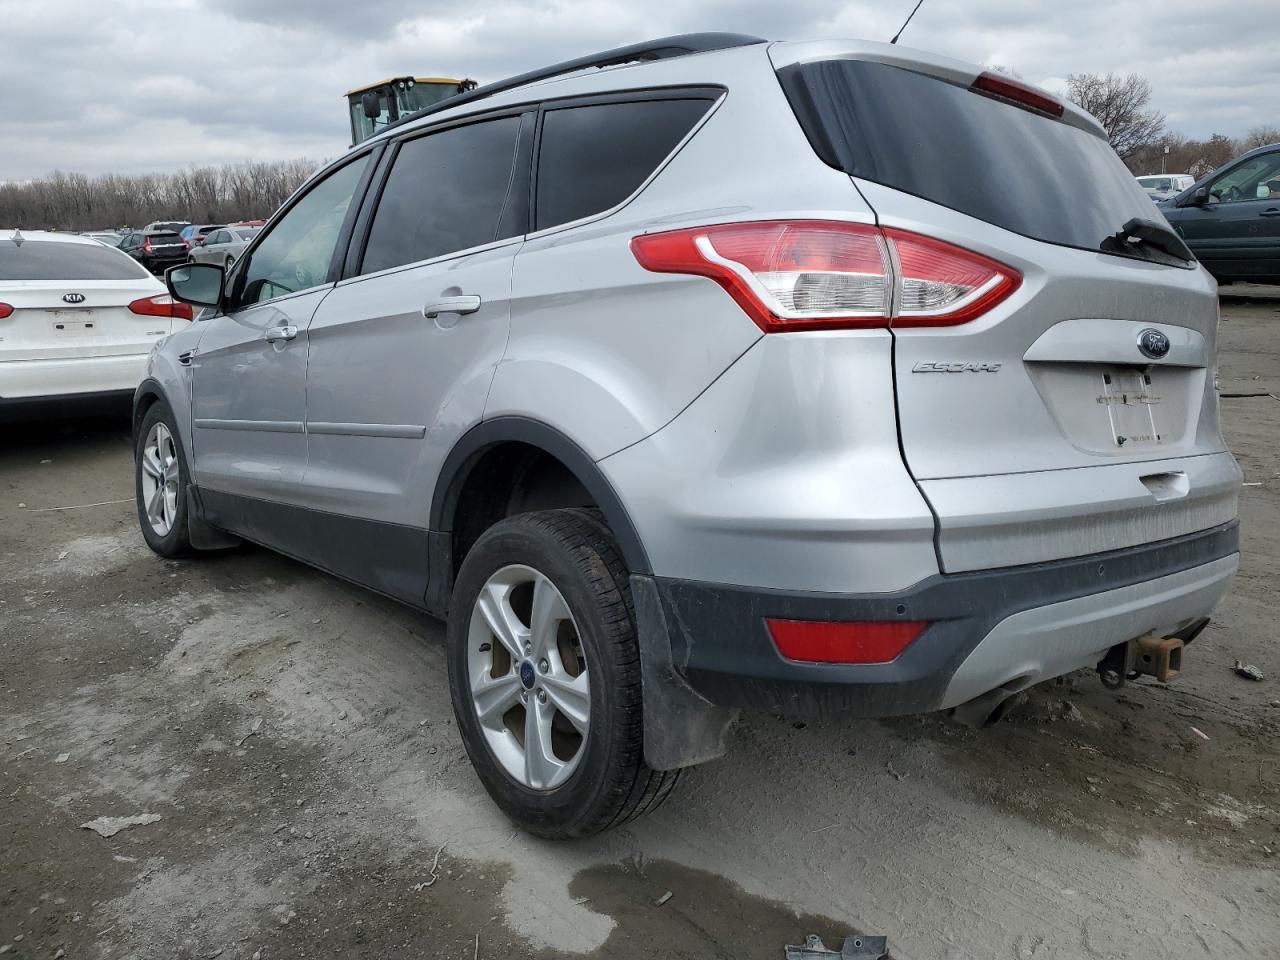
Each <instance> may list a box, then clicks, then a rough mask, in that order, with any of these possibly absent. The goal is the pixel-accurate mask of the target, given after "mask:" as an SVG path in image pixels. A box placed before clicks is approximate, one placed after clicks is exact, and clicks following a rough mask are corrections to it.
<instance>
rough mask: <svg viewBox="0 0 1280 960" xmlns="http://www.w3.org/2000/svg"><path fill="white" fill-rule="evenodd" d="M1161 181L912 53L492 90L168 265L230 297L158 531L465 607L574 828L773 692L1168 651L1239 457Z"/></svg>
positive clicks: (413, 599) (157, 474)
mask: <svg viewBox="0 0 1280 960" xmlns="http://www.w3.org/2000/svg"><path fill="white" fill-rule="evenodd" d="M682 53H698V54H700V55H698V56H682V55H681V54H682ZM631 61H640V62H631ZM624 62H626V63H628V65H627V66H622V67H615V68H613V69H609V70H607V71H585V70H584V69H583V68H584V67H586V66H591V65H603V64H618V63H624ZM551 80H554V82H547V81H551ZM922 137H924V138H925V139H924V140H923V141H922V139H921V138H922ZM959 143H962V144H964V149H963V150H957V149H956V148H955V145H956V144H959ZM535 144H537V149H536V150H535V149H534V145H535ZM908 158H909V162H907V160H908ZM727 171H731V175H727V174H726V172H727ZM1153 213H1154V212H1153V211H1152V209H1151V203H1150V201H1149V200H1148V199H1147V197H1146V195H1145V194H1144V193H1143V192H1142V190H1141V188H1140V187H1139V186H1138V185H1137V183H1136V182H1135V181H1134V179H1133V177H1132V176H1130V175H1129V173H1128V171H1127V170H1126V169H1125V167H1124V165H1123V164H1122V163H1121V162H1120V160H1119V159H1118V158H1117V157H1116V155H1115V154H1114V152H1113V151H1112V150H1111V148H1110V146H1109V145H1108V142H1107V138H1106V134H1105V132H1104V131H1103V130H1102V128H1101V127H1100V126H1099V125H1098V124H1097V122H1096V121H1094V120H1093V119H1092V118H1091V117H1089V116H1088V115H1087V114H1085V113H1084V112H1082V111H1080V110H1079V109H1078V108H1076V107H1075V106H1073V105H1071V104H1069V103H1065V102H1063V101H1060V100H1058V99H1056V98H1055V97H1053V96H1051V95H1050V94H1048V93H1045V92H1044V91H1042V90H1039V89H1036V88H1034V87H1029V86H1027V85H1025V84H1023V83H1021V82H1019V81H1016V80H1013V79H1011V78H1009V77H1007V76H1003V75H1001V74H996V73H988V72H984V71H983V69H982V68H981V67H978V66H965V65H963V64H958V63H957V62H956V61H953V60H949V59H944V58H941V57H934V56H932V55H929V54H924V53H920V52H918V51H913V50H908V49H905V48H903V47H898V46H894V45H888V44H883V43H866V42H861V41H823V42H812V43H773V44H769V43H766V42H764V41H761V40H758V39H756V38H750V37H741V36H735V35H725V34H697V35H691V36H686V37H676V38H666V39H664V40H662V41H658V42H655V43H653V44H640V45H636V46H633V47H629V48H624V49H621V50H612V51H608V52H606V53H603V54H601V55H600V56H599V57H598V58H587V59H585V60H578V61H574V62H571V63H567V64H560V65H558V66H555V67H552V68H548V69H547V70H544V71H536V72H534V73H533V74H531V75H525V76H524V77H522V78H519V79H517V80H513V81H508V82H500V83H496V84H493V85H490V86H488V87H484V88H480V89H478V90H476V91H475V92H473V93H470V94H463V95H461V96H459V97H456V98H454V99H451V100H449V101H446V102H445V103H442V104H441V105H439V106H438V107H436V108H432V109H429V110H428V111H425V112H424V113H423V114H421V115H420V116H419V117H417V118H415V119H414V120H412V121H410V122H408V123H406V124H404V125H402V126H399V127H396V128H393V129H390V130H388V131H386V132H385V133H383V134H381V135H379V136H376V137H373V138H371V139H369V140H367V141H365V142H364V143H362V144H360V145H359V146H357V147H355V148H354V149H352V150H351V151H349V152H348V153H347V154H346V155H345V156H343V157H342V158H341V159H339V160H338V161H336V162H334V163H332V164H330V165H328V166H327V167H326V168H325V169H324V170H322V171H321V172H319V173H318V174H317V175H316V176H314V177H313V178H312V179H311V180H310V181H309V182H308V183H307V184H306V185H304V186H303V187H302V188H301V189H300V190H299V191H298V192H297V193H296V194H295V195H294V196H293V197H292V198H291V199H290V200H289V201H288V202H287V203H286V204H285V206H284V207H283V208H282V210H281V211H280V213H278V214H277V215H276V216H275V217H274V218H273V220H272V222H271V224H270V225H269V226H268V227H267V228H266V229H265V230H263V231H262V233H260V234H259V235H258V236H257V237H255V238H254V240H253V242H252V243H251V244H250V245H249V247H248V248H247V249H246V250H245V252H244V253H243V254H242V255H241V257H240V259H239V260H238V261H237V263H236V265H235V267H234V268H233V269H232V270H231V271H230V273H229V274H228V273H227V272H226V271H224V270H223V269H222V268H221V267H219V266H216V265H211V264H189V265H187V266H184V267H179V268H175V269H174V270H171V271H170V272H169V274H168V277H167V280H168V284H169V288H170V290H171V292H172V293H173V294H174V295H175V296H176V297H178V298H180V299H182V300H185V301H187V302H189V303H191V304H193V305H200V306H202V307H206V308H207V309H208V314H207V316H208V318H207V319H202V320H200V321H197V322H196V323H194V324H192V325H191V327H190V328H189V329H187V330H183V331H180V332H178V333H177V334H176V335H174V336H172V337H170V338H169V339H168V340H166V341H165V342H164V343H163V344H161V345H160V346H159V347H158V348H157V350H156V352H155V354H154V356H153V359H152V372H151V376H150V377H149V378H148V379H147V381H146V382H145V383H144V384H142V385H141V386H140V387H139V390H138V393H137V397H136V401H135V422H136V424H137V430H136V443H137V446H136V463H137V469H136V482H137V490H138V503H139V505H140V506H139V522H140V525H141V529H142V535H143V537H144V538H145V539H146V542H147V543H148V544H149V545H150V547H151V548H152V549H153V550H154V551H156V552H157V553H158V554H160V555H161V556H177V555H180V554H186V553H189V552H192V551H198V550H204V549H212V548H216V547H221V546H227V545H230V544H234V543H235V542H236V541H237V538H243V539H247V540H251V541H255V542H257V543H261V544H264V545H266V546H268V547H272V548H275V549H278V550H282V551H285V552H286V553H288V554H289V555H291V556H294V557H298V558H301V559H303V560H306V561H307V562H309V563H311V564H314V565H315V566H317V567H320V568H322V569H324V570H328V571H330V572H332V573H334V574H336V575H338V576H341V577H345V578H348V579H350V580H353V581H356V582H358V583H362V584H365V585H367V586H368V587H370V588H371V589H373V590H376V591H378V592H380V593H383V594H386V595H387V596H390V597H394V598H396V599H399V600H402V601H404V602H405V603H407V604H410V605H412V606H414V607H416V608H418V609H421V610H424V611H427V612H430V613H434V614H436V615H440V616H447V618H448V632H447V659H448V664H449V678H450V681H449V682H450V688H451V694H452V698H453V703H454V709H455V713H456V717H457V721H458V726H459V732H460V734H461V737H462V740H463V743H464V744H465V746H466V749H467V752H468V754H469V756H470V758H471V760H472V763H473V764H474V766H475V768H476V771H477V772H478V774H479V776H480V779H481V780H482V782H483V783H484V785H485V787H486V788H487V789H488V791H489V793H490V794H491V796H492V797H493V798H494V800H495V801H496V802H497V803H498V804H499V806H500V807H501V808H502V809H503V810H504V811H505V812H506V813H507V814H508V815H509V816H510V817H511V818H512V819H513V820H514V821H515V822H516V823H518V824H519V825H521V826H522V827H523V828H525V829H527V830H529V831H532V832H534V833H537V834H540V835H544V836H551V837H570V836H581V835H583V834H588V833H592V832H594V831H598V830H602V829H605V828H607V827H609V826H612V825H615V824H618V823H622V822H624V821H626V820H627V819H629V818H630V817H633V816H635V815H637V814H639V813H641V812H643V811H645V810H649V809H652V808H653V807H654V806H656V805H657V804H658V803H659V802H661V801H662V800H663V799H664V798H665V797H666V796H667V795H668V794H669V793H670V791H671V788H672V785H673V783H674V779H675V771H677V770H678V769H679V768H682V767H685V766H688V765H690V764H693V763H698V762H702V761H704V760H708V759H710V758H713V757H715V756H718V755H719V754H720V753H721V752H722V751H723V750H724V749H725V743H724V732H725V729H726V727H727V725H728V723H729V721H730V719H731V718H732V716H733V713H734V711H736V710H737V709H739V708H746V709H753V710H763V711H769V712H773V713H778V714H784V715H789V716H824V715H834V714H852V715H861V716H888V715H891V714H908V713H920V712H925V711H931V710H939V709H950V708H954V709H955V710H956V711H957V713H958V715H960V716H963V717H967V718H969V719H971V720H973V721H979V720H984V719H988V718H990V717H991V716H994V715H998V713H999V711H1000V709H1002V706H1003V704H1004V703H1005V702H1006V701H1007V698H1009V697H1010V696H1012V695H1013V694H1014V693H1015V692H1017V691H1020V690H1023V689H1025V688H1026V687H1028V686H1030V685H1031V684H1034V683H1038V682H1041V681H1044V680H1047V679H1049V678H1052V677H1056V676H1059V675H1062V674H1064V673H1067V672H1070V671H1074V670H1078V669H1081V668H1096V669H1098V671H1099V672H1100V674H1101V675H1102V677H1103V679H1104V680H1105V681H1106V682H1107V683H1108V684H1109V685H1112V686H1119V685H1121V684H1123V683H1124V681H1125V679H1126V678H1128V677H1131V676H1133V675H1135V674H1138V673H1150V674H1158V675H1159V676H1160V678H1161V679H1168V678H1169V677H1170V676H1171V675H1173V673H1175V672H1176V670H1177V669H1178V668H1179V667H1180V666H1181V654H1182V647H1183V644H1184V643H1185V642H1186V641H1188V640H1190V639H1192V638H1194V636H1195V635H1196V634H1197V632H1198V631H1199V630H1200V629H1201V628H1202V627H1203V626H1204V624H1205V622H1206V621H1207V618H1208V616H1209V613H1210V611H1211V610H1212V609H1213V606H1214V604H1215V603H1216V602H1217V601H1218V599H1219V598H1220V597H1221V596H1222V594H1223V593H1224V592H1225V591H1226V589H1227V586H1228V583H1229V582H1230V580H1231V577H1232V576H1233V574H1234V572H1235V570H1236V566H1237V562H1238V552H1237V551H1238V533H1237V525H1236V502H1237V495H1238V490H1239V485H1240V471H1239V468H1238V467H1237V466H1236V463H1235V461H1234V460H1233V459H1232V456H1231V454H1230V453H1229V452H1228V450H1227V447H1226V444H1225V442H1224V441H1223V438H1222V435H1221V434H1220V433H1219V430H1218V417H1217V410H1216V394H1215V393H1214V390H1213V387H1212V383H1213V369H1214V350H1215V340H1214V338H1215V333H1216V327H1217V296H1216V289H1215V285H1214V283H1213V281H1212V279H1211V278H1210V277H1209V276H1208V274H1206V273H1205V272H1204V271H1203V270H1201V269H1199V268H1198V267H1197V265H1196V264H1195V262H1194V260H1193V258H1192V256H1191V254H1190V252H1189V251H1188V250H1187V249H1186V247H1185V246H1184V245H1183V244H1182V243H1181V241H1179V240H1178V238H1177V236H1176V235H1175V234H1173V232H1172V231H1171V230H1170V229H1169V227H1168V225H1167V224H1165V223H1163V221H1160V220H1158V219H1155V218H1153ZM157 462H164V463H168V462H173V463H176V464H177V468H176V475H175V474H171V473H162V472H161V471H160V470H159V469H158V468H157V466H156V463H157ZM162 501H163V502H164V503H169V502H171V503H172V504H173V507H172V509H171V510H170V509H168V508H166V507H163V506H162Z"/></svg>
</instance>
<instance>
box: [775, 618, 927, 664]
mask: <svg viewBox="0 0 1280 960" xmlns="http://www.w3.org/2000/svg"><path fill="white" fill-rule="evenodd" d="M765 623H766V624H767V625H768V627H769V635H770V636H771V637H773V643H774V646H776V647H777V648H778V652H779V653H781V654H782V655H783V656H784V657H786V658H787V659H788V660H798V661H801V662H803V663H889V662H890V661H892V660H895V659H897V657H898V655H899V654H900V653H902V651H903V650H905V649H906V648H907V646H908V645H909V644H910V643H911V641H912V640H914V639H915V638H916V637H918V636H920V634H921V633H923V632H924V628H925V627H927V626H928V625H929V624H928V623H927V622H926V621H922V620H886V621H865V622H854V623H850V622H836V621H825V620H766V621H765Z"/></svg>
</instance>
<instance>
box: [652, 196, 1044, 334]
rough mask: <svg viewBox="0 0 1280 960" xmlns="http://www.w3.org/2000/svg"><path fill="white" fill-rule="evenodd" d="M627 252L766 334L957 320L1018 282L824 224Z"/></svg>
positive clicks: (663, 240) (938, 249) (674, 235)
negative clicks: (714, 286)
mask: <svg viewBox="0 0 1280 960" xmlns="http://www.w3.org/2000/svg"><path fill="white" fill-rule="evenodd" d="M631 250H632V253H633V254H634V255H635V258H636V260H637V261H639V263H640V265H641V266H642V267H644V268H645V269H646V270H652V271H653V272H655V273H684V274H694V275H697V276H703V277H709V278H710V279H712V280H714V281H716V283H718V284H720V286H722V287H724V289H725V290H726V291H727V292H728V293H729V295H730V296H731V297H733V299H734V300H735V301H737V303H738V305H739V306H741V307H742V309H743V310H745V311H746V313H747V315H748V316H749V317H751V319H752V320H753V321H755V323H756V325H757V326H759V327H760V329H761V330H763V331H765V332H766V333H779V332H784V331H793V330H834V329H850V328H865V327H887V326H889V325H890V323H891V322H892V323H893V324H895V325H899V324H900V325H903V326H930V325H932V326H948V325H951V324H956V323H964V322H966V321H967V320H972V319H973V318H974V317H976V316H979V315H980V314H982V313H984V312H986V311H987V310H990V309H991V308H992V307H993V306H995V305H996V304H997V303H999V302H1000V301H1001V300H1003V299H1005V298H1006V297H1007V296H1009V294H1011V293H1012V292H1013V291H1014V290H1016V289H1017V288H1018V285H1019V283H1021V280H1022V278H1021V276H1020V275H1019V274H1018V273H1017V271H1015V270H1013V269H1011V268H1009V267H1006V266H1005V265H1003V264H1001V263H997V262H996V261H994V260H991V259H989V258H987V257H984V256H982V255H980V254H976V253H974V252H972V251H970V250H965V249H964V248H962V247H957V246H954V245H952V244H948V243H943V242H942V241H940V240H933V239H931V238H929V237H923V236H920V235H919V234H913V233H907V232H906V231H903V230H880V229H878V228H877V227H874V226H872V225H870V224H862V223H843V222H837V221H826V220H768V221H759V222H752V223H727V224H719V225H717V226H711V227H694V228H691V229H686V230H672V231H669V232H666V233H652V234H645V235H644V236H639V237H636V238H634V239H633V240H632V241H631ZM893 253H896V254H897V258H898V262H899V263H900V264H901V270H900V271H897V270H895V269H894V266H893V258H892V254H893Z"/></svg>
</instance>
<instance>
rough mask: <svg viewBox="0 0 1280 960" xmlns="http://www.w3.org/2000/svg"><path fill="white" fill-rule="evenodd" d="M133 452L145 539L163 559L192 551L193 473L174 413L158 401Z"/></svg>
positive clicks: (136, 486) (137, 496) (150, 412)
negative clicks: (189, 493)
mask: <svg viewBox="0 0 1280 960" xmlns="http://www.w3.org/2000/svg"><path fill="white" fill-rule="evenodd" d="M137 442H138V445H137V448H136V449H135V451H134V489H135V496H136V499H137V506H138V523H139V525H140V526H141V528H142V537H143V539H144V540H146V541H147V546H149V547H150V548H151V549H152V550H154V551H155V552H156V553H158V554H160V556H162V557H181V556H186V555H188V554H190V553H192V552H194V551H193V549H192V546H191V540H190V537H189V536H188V531H187V485H188V484H189V483H190V473H189V471H188V469H187V464H186V458H185V456H184V454H183V451H182V443H181V441H180V440H179V439H178V428H177V425H176V424H175V422H174V418H173V411H172V410H170V409H169V405H168V404H167V403H165V402H164V401H163V400H157V401H156V402H155V403H154V404H152V405H151V407H150V409H148V410H147V413H146V415H145V416H144V417H143V418H142V426H141V427H140V428H139V430H138V441H137Z"/></svg>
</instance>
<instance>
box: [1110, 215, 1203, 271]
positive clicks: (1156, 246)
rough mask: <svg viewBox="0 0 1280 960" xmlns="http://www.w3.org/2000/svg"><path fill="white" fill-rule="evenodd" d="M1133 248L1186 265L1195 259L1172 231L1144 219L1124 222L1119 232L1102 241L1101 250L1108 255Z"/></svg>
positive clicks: (1135, 218)
mask: <svg viewBox="0 0 1280 960" xmlns="http://www.w3.org/2000/svg"><path fill="white" fill-rule="evenodd" d="M1133 247H1150V248H1151V249H1153V250H1159V251H1160V252H1161V253H1164V254H1167V255H1169V256H1171V257H1176V258H1177V259H1179V260H1182V261H1184V262H1186V263H1190V262H1191V261H1192V260H1194V259H1195V257H1194V256H1193V255H1192V253H1191V251H1190V250H1189V249H1187V245H1186V244H1185V243H1183V242H1182V238H1181V237H1180V236H1178V235H1177V234H1176V233H1174V232H1173V230H1171V229H1170V228H1169V227H1166V226H1165V225H1164V224H1162V223H1157V222H1156V221H1155V220H1148V219H1146V218H1145V217H1134V218H1133V219H1131V220H1128V221H1126V222H1125V225H1124V226H1123V227H1121V228H1120V229H1119V231H1117V232H1116V233H1113V234H1112V235H1111V236H1109V237H1107V239H1105V240H1103V241H1102V249H1103V250H1105V251H1107V252H1108V253H1125V252H1128V250H1130V249H1131V248H1133Z"/></svg>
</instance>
